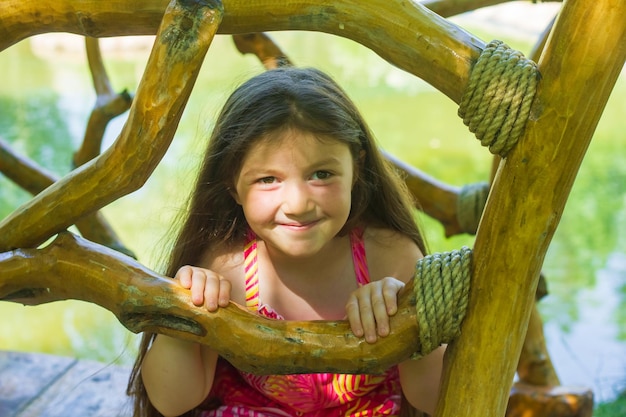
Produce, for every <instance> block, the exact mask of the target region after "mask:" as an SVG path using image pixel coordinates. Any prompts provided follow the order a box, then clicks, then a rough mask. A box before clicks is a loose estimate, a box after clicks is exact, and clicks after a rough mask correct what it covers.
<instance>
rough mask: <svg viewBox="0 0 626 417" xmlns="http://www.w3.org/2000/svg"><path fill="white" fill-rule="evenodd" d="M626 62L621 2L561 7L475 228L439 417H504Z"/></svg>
mask: <svg viewBox="0 0 626 417" xmlns="http://www.w3.org/2000/svg"><path fill="white" fill-rule="evenodd" d="M600 24H601V25H602V28H603V30H598V25H600ZM625 58H626V3H625V2H623V1H622V0H601V1H574V2H566V3H564V6H563V9H562V10H561V13H560V15H559V17H558V19H557V21H556V23H555V27H554V29H553V31H552V33H551V36H550V38H549V41H548V44H547V46H546V49H545V51H544V53H543V54H542V58H541V60H540V61H539V68H540V71H541V74H542V81H541V83H540V85H539V89H538V92H537V96H536V97H535V102H534V104H533V109H532V111H531V116H530V120H529V123H528V125H527V126H526V130H525V133H524V135H523V137H522V138H521V140H520V141H519V143H517V145H516V147H515V148H514V149H513V150H512V151H511V153H510V154H509V155H508V156H507V158H506V159H505V160H504V161H503V162H502V163H501V164H500V169H499V170H498V173H497V175H496V178H495V181H494V187H493V188H492V193H491V194H490V196H489V200H488V202H487V206H486V209H485V213H484V215H483V219H482V222H481V224H480V228H479V230H478V234H477V238H476V244H475V246H474V256H475V259H476V261H475V263H473V274H472V286H471V291H470V307H469V311H468V315H467V317H466V318H465V321H464V323H463V327H462V333H461V336H460V337H459V338H458V339H457V340H456V341H455V342H454V343H452V344H451V345H450V346H449V347H448V354H447V360H446V365H445V368H446V370H445V375H444V380H443V383H442V391H441V397H440V401H439V404H438V407H437V411H436V416H437V417H452V416H454V417H463V416H476V415H489V416H502V415H504V412H505V410H506V404H507V400H508V394H509V390H510V387H511V384H512V381H513V376H514V374H515V365H516V364H517V359H518V358H519V354H520V350H521V347H522V341H523V339H524V334H525V332H526V328H527V326H528V320H529V316H530V313H531V311H532V305H533V303H534V294H535V288H536V286H537V280H538V277H539V273H540V270H541V265H542V263H543V259H544V256H545V253H546V250H547V247H548V245H549V243H550V240H551V238H552V236H553V234H554V231H555V229H556V227H557V224H558V222H559V219H560V217H561V214H562V212H563V207H564V205H565V202H566V200H567V196H568V194H569V191H570V189H571V186H572V183H573V181H574V178H575V176H576V173H577V171H578V168H579V166H580V163H581V161H582V159H583V156H584V154H585V152H586V150H587V147H588V144H589V142H590V140H591V137H592V135H593V132H594V129H595V127H596V125H597V123H598V120H599V118H600V115H601V114H602V110H603V109H604V106H605V104H606V101H607V99H608V97H609V95H610V92H611V90H612V88H613V86H614V84H615V81H616V79H617V77H618V75H619V73H620V71H621V70H622V68H623V66H624V60H625ZM486 393H488V394H486Z"/></svg>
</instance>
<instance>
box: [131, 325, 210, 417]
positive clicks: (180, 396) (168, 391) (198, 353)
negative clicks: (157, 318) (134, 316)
mask: <svg viewBox="0 0 626 417" xmlns="http://www.w3.org/2000/svg"><path fill="white" fill-rule="evenodd" d="M216 364H217V353H216V352H214V351H211V350H210V349H209V348H207V347H206V346H202V345H199V344H197V343H192V342H187V341H183V340H179V339H175V338H172V337H168V336H165V335H158V336H157V337H156V339H155V340H154V342H153V343H152V346H151V347H150V350H149V351H148V352H147V353H146V356H145V358H144V361H143V364H142V366H141V377H142V379H143V383H144V386H145V387H146V391H147V393H148V398H149V399H150V402H151V403H152V405H153V406H154V407H155V408H156V409H157V410H158V411H159V412H160V413H161V414H163V415H164V416H166V417H169V416H178V415H180V414H183V413H185V412H187V411H189V410H191V409H193V408H195V407H197V406H198V405H200V404H201V403H202V402H203V401H204V400H205V398H206V397H207V395H208V394H209V391H210V390H211V386H212V385H213V378H214V376H215V366H216Z"/></svg>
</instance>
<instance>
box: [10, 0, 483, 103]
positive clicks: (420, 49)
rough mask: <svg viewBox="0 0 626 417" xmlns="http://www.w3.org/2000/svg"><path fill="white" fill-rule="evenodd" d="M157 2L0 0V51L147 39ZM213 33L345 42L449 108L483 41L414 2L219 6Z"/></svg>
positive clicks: (267, 0)
mask: <svg viewBox="0 0 626 417" xmlns="http://www.w3.org/2000/svg"><path fill="white" fill-rule="evenodd" d="M166 4H167V2H166V1H165V0H135V1H126V0H111V1H106V2H103V1H97V0H85V1H81V2H76V1H73V0H57V1H55V2H54V5H53V6H52V5H49V4H47V3H42V2H38V1H35V0H6V1H5V2H4V3H3V8H2V13H1V15H0V51H1V50H3V49H5V48H7V47H9V46H11V45H12V44H14V43H16V42H18V41H20V40H22V39H25V38H27V37H29V36H33V35H36V34H40V33H46V32H70V33H76V34H79V35H84V36H92V37H107V36H128V35H152V34H154V33H155V32H156V29H157V27H158V26H159V22H160V21H161V16H162V15H163V10H165V6H166ZM223 5H224V16H223V21H222V22H221V24H220V25H219V33H221V34H241V33H253V32H263V31H278V30H310V31H317V32H325V33H330V34H334V35H338V36H342V37H345V38H349V39H352V40H354V41H356V42H358V43H360V44H362V45H364V46H366V47H368V48H369V49H371V50H373V51H375V52H376V53H378V54H379V55H380V56H381V57H383V58H384V59H386V60H387V61H389V62H391V63H392V64H394V65H395V66H397V67H399V68H401V69H404V70H406V71H408V72H410V73H412V74H415V75H417V76H418V77H420V78H422V79H424V80H426V81H427V82H429V83H430V84H432V85H433V86H435V87H436V88H437V89H439V90H440V91H442V92H443V93H444V94H445V95H447V96H448V97H450V98H451V99H452V100H454V101H455V102H457V103H458V102H459V101H460V99H461V96H462V93H463V89H464V86H465V85H466V84H467V78H468V75H469V69H470V68H471V65H472V63H473V62H474V61H475V60H476V59H477V58H478V56H479V55H480V52H481V50H482V49H483V48H484V43H483V42H482V41H480V40H479V39H477V38H476V37H475V36H472V35H471V34H469V33H467V32H466V31H464V30H463V29H461V28H460V27H458V26H457V25H455V24H453V23H451V22H449V21H447V20H445V19H444V18H442V17H440V16H439V15H437V14H435V13H433V12H432V11H430V10H428V9H427V8H425V7H423V6H422V5H420V4H419V3H417V2H406V1H403V0H369V1H367V2H355V1H351V0H304V1H302V0H301V1H297V2H296V1H291V0H288V1H285V0H256V1H254V2H250V1H248V0H224V1H223Z"/></svg>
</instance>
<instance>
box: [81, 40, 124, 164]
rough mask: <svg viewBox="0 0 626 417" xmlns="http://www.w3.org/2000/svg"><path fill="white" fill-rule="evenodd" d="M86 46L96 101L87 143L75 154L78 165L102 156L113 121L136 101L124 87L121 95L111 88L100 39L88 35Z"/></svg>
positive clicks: (88, 125) (90, 120)
mask: <svg viewBox="0 0 626 417" xmlns="http://www.w3.org/2000/svg"><path fill="white" fill-rule="evenodd" d="M85 49H86V51H87V62H88V63H89V70H90V72H91V78H92V79H93V86H94V89H95V90H96V104H95V106H94V108H93V109H92V111H91V114H90V115H89V121H88V122H87V128H86V129H85V135H84V137H83V142H82V144H81V146H80V148H79V149H78V150H77V151H76V152H75V153H74V159H73V161H74V166H75V167H77V166H81V165H82V164H84V163H85V162H88V161H90V160H92V159H94V158H95V157H97V156H98V155H100V152H101V147H102V138H103V137H104V132H105V130H106V127H107V126H108V124H109V122H110V121H111V120H113V119H114V118H115V117H117V116H119V115H120V114H122V113H124V112H125V111H127V110H128V109H129V108H130V105H131V103H132V100H133V98H132V96H131V94H130V93H128V91H126V90H124V91H122V92H121V93H119V94H118V93H116V92H115V91H114V90H113V88H112V87H111V82H110V81H109V75H108V74H107V71H106V69H105V68H104V62H103V60H102V54H101V52H100V41H99V40H98V39H95V38H89V37H87V38H85Z"/></svg>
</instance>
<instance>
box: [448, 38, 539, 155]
mask: <svg viewBox="0 0 626 417" xmlns="http://www.w3.org/2000/svg"><path fill="white" fill-rule="evenodd" d="M539 78H540V76H539V70H538V69H537V64H535V63H534V62H533V61H532V60H530V59H527V58H525V57H524V55H523V54H522V53H521V52H519V51H516V50H513V49H511V48H510V47H509V46H508V45H506V44H505V43H503V42H502V41H498V40H494V41H491V42H490V43H489V44H487V46H486V47H485V49H484V50H483V52H482V53H481V54H480V56H479V57H478V60H477V61H476V64H475V65H474V67H473V68H472V70H471V73H470V78H469V81H468V84H467V87H466V88H465V92H464V93H463V97H462V99H461V103H460V104H459V111H458V114H459V116H460V117H461V118H462V119H463V123H465V125H466V126H468V127H469V130H470V132H472V133H474V134H475V135H476V138H477V139H478V140H480V143H481V145H483V146H487V147H489V151H490V152H491V153H493V154H494V155H496V154H497V155H500V156H502V157H505V156H506V154H507V153H508V152H509V151H510V150H511V149H512V148H513V146H514V145H515V144H516V143H517V141H518V139H519V138H520V137H521V136H522V133H523V132H524V127H525V126H526V121H527V120H528V115H529V114H530V106H531V104H532V102H533V99H534V97H535V93H536V91H537V82H538V80H539Z"/></svg>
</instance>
